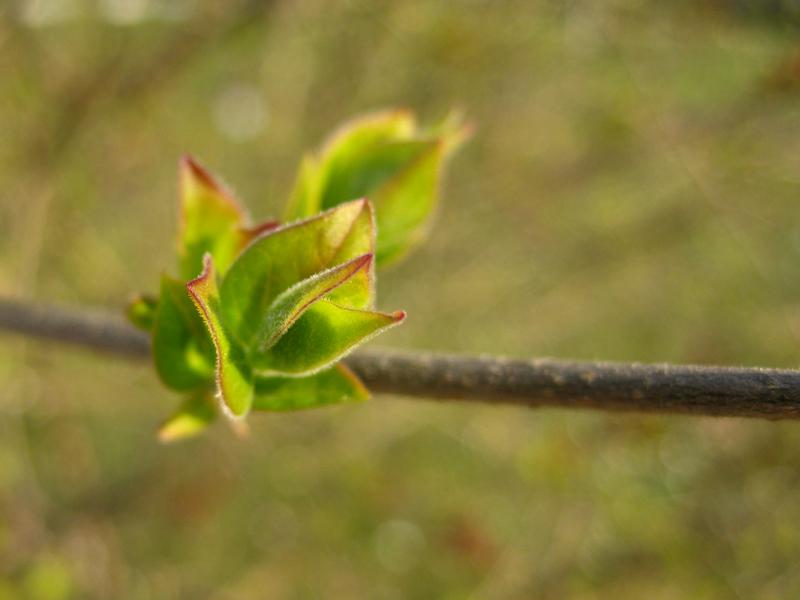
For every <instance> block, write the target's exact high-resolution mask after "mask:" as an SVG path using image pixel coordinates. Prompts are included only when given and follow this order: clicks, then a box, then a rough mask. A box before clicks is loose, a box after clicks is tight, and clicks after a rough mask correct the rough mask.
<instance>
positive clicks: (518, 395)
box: [0, 298, 800, 419]
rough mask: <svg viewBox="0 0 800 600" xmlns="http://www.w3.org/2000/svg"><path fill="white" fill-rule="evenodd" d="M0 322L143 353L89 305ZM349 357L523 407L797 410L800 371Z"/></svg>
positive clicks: (398, 390)
mask: <svg viewBox="0 0 800 600" xmlns="http://www.w3.org/2000/svg"><path fill="white" fill-rule="evenodd" d="M0 330H5V331H7V332H12V333H17V334H21V335H25V336H31V337H35V338H39V339H43V340H50V341H55V342H61V343H65V344H72V345H77V346H82V347H85V348H88V349H91V350H95V351H100V352H104V353H107V354H112V355H117V356H121V357H124V358H129V359H141V360H144V359H147V358H148V357H149V354H150V342H149V339H148V337H147V336H146V335H144V334H143V333H141V332H140V331H138V330H136V329H134V328H133V327H132V326H130V325H127V324H126V323H125V321H123V320H122V319H121V318H119V317H116V316H112V315H109V314H105V313H102V312H95V311H90V312H87V311H84V310H78V309H69V308H65V307H60V306H48V305H41V304H39V305H37V304H29V303H27V302H25V301H23V300H14V299H2V298H0ZM346 362H347V364H348V365H349V366H350V367H351V368H352V369H353V370H354V371H355V372H356V373H357V374H358V375H359V376H360V377H361V378H362V379H363V380H364V382H365V383H366V384H367V386H368V387H369V388H370V389H371V390H373V391H375V392H378V393H386V394H397V395H402V396H412V397H418V398H425V399H431V400H462V401H473V402H488V403H493V404H516V405H521V406H528V407H541V406H550V407H563V408H590V409H596V410H604V411H631V412H647V413H683V414H693V415H709V416H736V417H758V418H766V419H798V418H800V371H794V370H784V369H758V368H733V367H705V366H691V365H668V364H653V365H648V364H638V363H631V364H626V363H610V362H576V361H564V360H554V359H535V360H513V359H505V358H497V357H484V356H481V357H469V356H455V355H445V354H416V353H414V354H412V353H407V352H395V351H378V350H362V351H360V352H357V353H355V354H353V355H351V356H350V357H348V358H347V359H346Z"/></svg>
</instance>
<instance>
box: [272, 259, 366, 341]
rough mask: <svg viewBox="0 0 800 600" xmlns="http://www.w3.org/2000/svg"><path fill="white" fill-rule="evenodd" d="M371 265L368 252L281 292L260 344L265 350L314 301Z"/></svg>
mask: <svg viewBox="0 0 800 600" xmlns="http://www.w3.org/2000/svg"><path fill="white" fill-rule="evenodd" d="M371 264H372V254H365V255H364V256H359V257H358V258H355V259H353V260H351V261H349V262H346V263H344V264H342V265H339V266H337V267H333V268H332V269H328V270H327V271H322V272H321V273H317V274H316V275H312V276H311V277H308V278H307V279H304V280H303V281H301V282H299V283H296V284H295V285H293V286H292V287H290V288H289V289H288V290H286V291H285V292H283V293H282V294H280V295H279V296H278V297H277V298H276V299H275V300H274V301H273V303H272V304H271V305H270V307H269V309H267V312H266V316H265V318H264V319H263V323H262V324H261V325H260V326H259V330H258V340H259V346H260V347H261V348H262V349H265V348H269V347H270V346H272V345H273V344H275V342H277V341H278V338H280V337H281V336H282V335H283V334H284V333H286V330H287V329H289V327H291V326H292V324H294V322H295V321H297V319H298V318H299V317H300V315H302V314H303V313H304V312H305V311H306V310H307V309H308V308H309V307H310V306H311V305H312V304H313V303H314V302H316V301H318V300H319V299H320V298H322V297H323V296H325V295H326V294H329V293H330V292H332V291H333V290H334V289H336V288H338V287H340V286H342V284H344V283H345V282H346V281H348V280H349V279H351V278H353V277H354V276H355V275H356V274H357V273H359V272H368V271H369V268H370V265H371ZM348 287H351V286H348ZM351 291H352V293H353V294H357V293H358V292H359V290H358V289H355V288H354V289H352V290H351Z"/></svg>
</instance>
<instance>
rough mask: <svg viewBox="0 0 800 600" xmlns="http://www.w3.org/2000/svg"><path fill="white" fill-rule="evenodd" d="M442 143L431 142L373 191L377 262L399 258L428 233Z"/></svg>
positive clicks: (441, 157)
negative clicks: (377, 233) (376, 208)
mask: <svg viewBox="0 0 800 600" xmlns="http://www.w3.org/2000/svg"><path fill="white" fill-rule="evenodd" d="M444 152H445V147H444V144H443V143H432V144H429V145H428V146H427V147H426V149H425V151H424V152H422V153H420V154H419V155H418V156H417V157H416V158H415V159H414V160H413V161H412V162H410V163H408V164H407V165H406V166H405V168H404V169H403V170H402V171H400V172H398V173H397V174H396V175H395V176H394V177H393V178H391V179H389V180H388V181H386V182H385V183H384V184H383V185H381V186H379V187H378V188H377V189H376V190H375V191H374V192H373V194H372V198H373V199H374V202H375V205H376V206H377V207H379V208H378V210H377V211H376V218H377V225H378V231H380V232H381V236H380V239H379V242H378V245H377V246H378V247H377V257H376V258H377V262H378V264H380V265H387V264H390V263H391V262H394V261H396V260H398V259H400V258H401V257H402V256H403V255H405V254H406V253H407V252H408V251H409V250H411V248H412V247H413V246H415V245H416V244H418V243H419V242H420V241H421V240H422V239H423V238H424V237H425V233H427V229H428V227H429V223H430V216H431V214H432V213H433V210H434V208H435V206H436V201H437V197H438V187H439V179H440V175H441V171H442V160H443V156H444Z"/></svg>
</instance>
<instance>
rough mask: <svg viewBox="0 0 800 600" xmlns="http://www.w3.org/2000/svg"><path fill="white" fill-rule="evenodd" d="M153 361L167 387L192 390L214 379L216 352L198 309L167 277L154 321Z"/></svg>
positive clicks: (162, 282) (164, 280)
mask: <svg viewBox="0 0 800 600" xmlns="http://www.w3.org/2000/svg"><path fill="white" fill-rule="evenodd" d="M153 360H154V362H155V366H156V371H157V372H158V375H159V377H160V378H161V380H162V381H163V382H164V384H165V385H166V386H167V387H170V388H172V389H175V390H192V389H197V388H203V387H207V386H209V384H210V383H211V382H212V381H213V377H214V370H213V369H214V367H213V365H214V348H213V346H212V345H211V338H210V337H209V335H208V333H207V331H206V328H205V325H204V324H203V321H202V319H201V318H200V315H199V314H198V313H197V309H196V308H195V307H194V305H193V304H192V301H191V300H190V299H189V296H188V295H187V294H186V288H185V286H184V284H183V283H182V282H180V281H177V280H175V279H172V278H171V277H169V276H167V275H164V276H162V278H161V294H160V296H159V302H158V309H157V310H156V313H155V319H154V321H153Z"/></svg>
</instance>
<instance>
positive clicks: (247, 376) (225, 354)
mask: <svg viewBox="0 0 800 600" xmlns="http://www.w3.org/2000/svg"><path fill="white" fill-rule="evenodd" d="M186 289H188V290H189V294H190V295H191V297H192V300H193V301H194V303H195V304H196V305H197V308H198V309H199V310H200V312H201V315H202V317H203V321H205V324H206V327H207V328H208V331H209V332H210V334H211V339H212V340H213V343H214V348H215V350H216V354H217V364H216V382H217V393H218V395H219V397H220V400H221V401H222V406H223V408H227V410H228V411H229V412H230V414H231V415H233V416H236V417H241V416H243V415H245V414H246V413H247V411H249V410H250V406H251V404H252V402H253V377H252V372H251V369H250V364H249V362H248V360H247V356H246V354H245V352H244V350H243V349H242V347H241V346H239V344H238V343H237V342H236V341H235V340H234V338H233V337H232V336H231V335H229V334H228V331H227V330H226V328H225V326H224V325H223V323H222V309H221V307H220V297H219V291H218V289H217V277H216V273H215V272H214V264H213V259H212V258H211V255H210V254H206V256H205V258H204V261H203V272H202V273H201V275H200V276H199V277H197V278H196V279H193V280H192V281H190V282H189V283H187V284H186Z"/></svg>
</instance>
